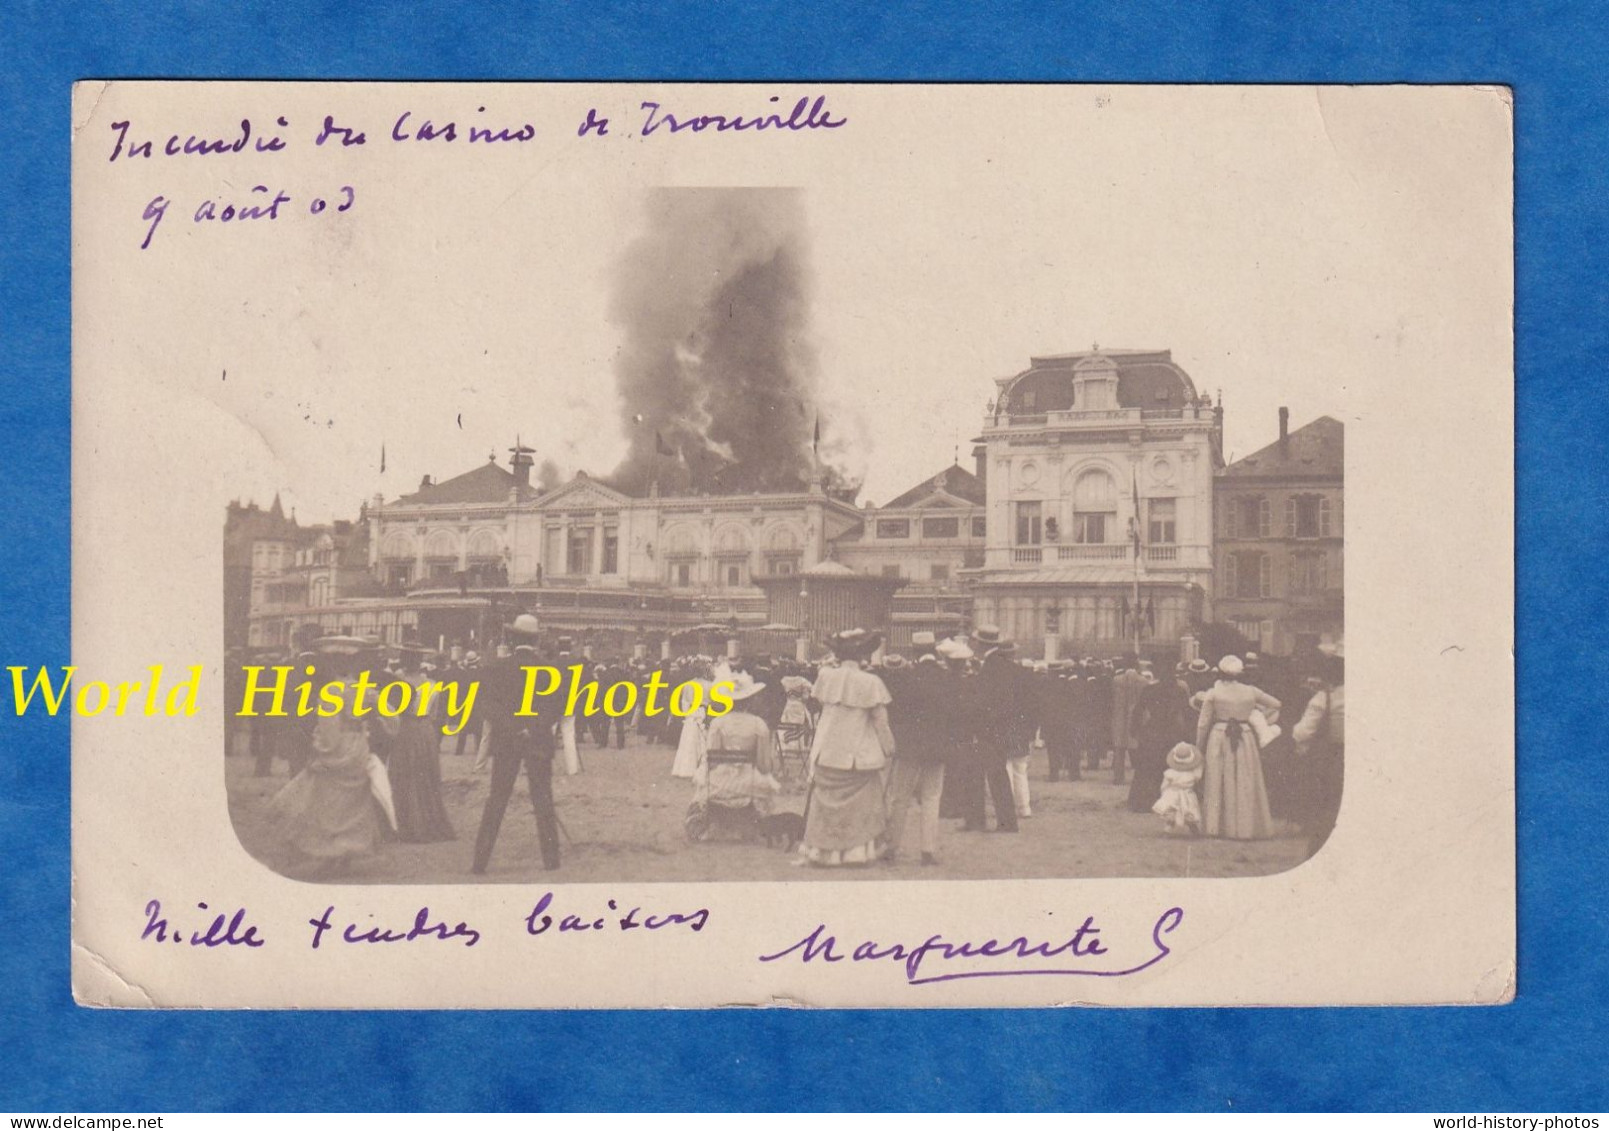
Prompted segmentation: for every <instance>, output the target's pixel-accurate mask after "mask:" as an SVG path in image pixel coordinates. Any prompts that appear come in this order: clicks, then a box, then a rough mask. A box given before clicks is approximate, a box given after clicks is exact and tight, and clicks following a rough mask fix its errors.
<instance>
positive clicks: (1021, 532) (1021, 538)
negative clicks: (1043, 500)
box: [1017, 502, 1044, 546]
mask: <svg viewBox="0 0 1609 1131" xmlns="http://www.w3.org/2000/svg"><path fill="white" fill-rule="evenodd" d="M1043 540H1044V524H1043V521H1042V519H1041V516H1040V504H1039V503H1037V502H1034V503H1018V504H1017V545H1019V546H1037V545H1039V544H1040V542H1042V541H1043Z"/></svg>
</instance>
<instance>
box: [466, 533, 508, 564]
mask: <svg viewBox="0 0 1609 1131" xmlns="http://www.w3.org/2000/svg"><path fill="white" fill-rule="evenodd" d="M469 556H470V557H471V558H475V559H478V560H481V561H495V560H496V559H498V558H501V557H502V556H503V540H502V539H501V538H500V537H498V535H497V531H495V530H477V531H475V533H473V534H471V535H470V536H469Z"/></svg>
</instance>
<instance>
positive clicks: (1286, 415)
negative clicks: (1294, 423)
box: [1279, 405, 1291, 459]
mask: <svg viewBox="0 0 1609 1131" xmlns="http://www.w3.org/2000/svg"><path fill="white" fill-rule="evenodd" d="M1279 458H1280V459H1290V458H1291V410H1290V409H1288V408H1286V407H1285V406H1284V405H1280V406H1279Z"/></svg>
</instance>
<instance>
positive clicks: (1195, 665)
mask: <svg viewBox="0 0 1609 1131" xmlns="http://www.w3.org/2000/svg"><path fill="white" fill-rule="evenodd" d="M1190 670H1191V671H1193V672H1195V673H1196V674H1197V675H1206V674H1207V673H1208V672H1210V671H1211V670H1212V665H1211V664H1209V663H1207V661H1206V660H1203V659H1201V658H1200V657H1199V656H1198V657H1196V658H1195V659H1194V660H1191V661H1190Z"/></svg>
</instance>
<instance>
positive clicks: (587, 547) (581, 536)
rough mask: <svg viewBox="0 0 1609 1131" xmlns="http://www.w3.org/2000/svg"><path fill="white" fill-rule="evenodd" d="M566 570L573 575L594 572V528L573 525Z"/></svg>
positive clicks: (565, 564)
mask: <svg viewBox="0 0 1609 1131" xmlns="http://www.w3.org/2000/svg"><path fill="white" fill-rule="evenodd" d="M564 572H566V573H568V574H573V575H579V574H585V573H591V572H592V528H591V527H590V526H577V527H572V528H571V530H570V548H569V552H568V554H566V555H565V559H564Z"/></svg>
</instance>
